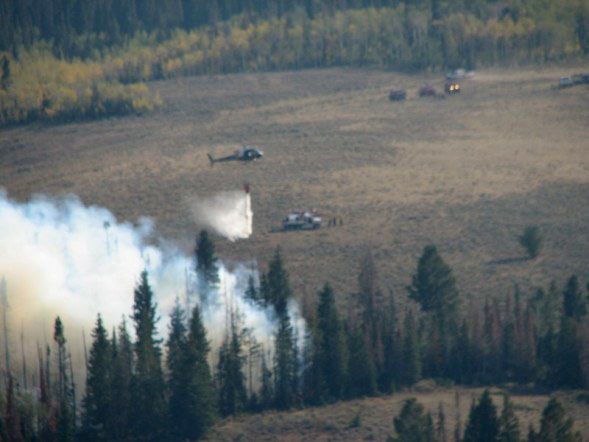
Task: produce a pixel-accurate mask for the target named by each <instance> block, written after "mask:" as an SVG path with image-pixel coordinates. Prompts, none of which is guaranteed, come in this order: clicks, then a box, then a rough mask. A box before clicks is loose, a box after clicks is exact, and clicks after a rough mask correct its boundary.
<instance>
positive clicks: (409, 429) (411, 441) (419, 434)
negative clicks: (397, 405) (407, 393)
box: [393, 398, 435, 442]
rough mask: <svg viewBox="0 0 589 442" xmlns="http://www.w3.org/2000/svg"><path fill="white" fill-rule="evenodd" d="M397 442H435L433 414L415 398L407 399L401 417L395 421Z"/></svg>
mask: <svg viewBox="0 0 589 442" xmlns="http://www.w3.org/2000/svg"><path fill="white" fill-rule="evenodd" d="M393 424H394V426H395V431H396V432H397V437H396V438H395V439H394V440H395V441H397V442H433V441H434V440H435V437H434V425H433V422H432V417H431V414H429V413H427V414H426V413H425V410H424V408H423V405H421V404H420V403H419V402H417V400H416V399H415V398H411V399H407V400H406V401H405V402H404V403H403V408H402V409H401V413H400V414H399V416H397V417H395V418H394V419H393Z"/></svg>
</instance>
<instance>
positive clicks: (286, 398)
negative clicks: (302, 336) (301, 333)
mask: <svg viewBox="0 0 589 442" xmlns="http://www.w3.org/2000/svg"><path fill="white" fill-rule="evenodd" d="M295 345H296V344H295V336H294V331H293V328H292V325H291V322H290V318H289V316H288V314H286V313H285V314H282V315H280V316H279V317H278V330H277V332H276V336H275V339H274V370H273V371H274V403H275V405H276V407H277V408H278V409H282V410H284V409H288V408H290V407H292V406H293V405H294V404H295V402H296V399H297V395H298V391H297V389H296V384H297V377H298V361H297V357H296V355H297V352H296V348H295Z"/></svg>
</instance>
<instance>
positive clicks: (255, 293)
mask: <svg viewBox="0 0 589 442" xmlns="http://www.w3.org/2000/svg"><path fill="white" fill-rule="evenodd" d="M245 299H248V300H250V301H251V302H253V303H255V304H257V303H259V302H260V293H259V290H258V289H257V288H256V282H255V280H254V277H253V275H249V277H248V279H247V289H246V290H245Z"/></svg>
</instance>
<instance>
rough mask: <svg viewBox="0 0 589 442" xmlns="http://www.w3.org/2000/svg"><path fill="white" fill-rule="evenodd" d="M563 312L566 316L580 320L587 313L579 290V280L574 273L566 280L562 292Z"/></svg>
mask: <svg viewBox="0 0 589 442" xmlns="http://www.w3.org/2000/svg"><path fill="white" fill-rule="evenodd" d="M563 313H564V315H565V316H566V317H568V318H574V319H576V320H577V321H580V320H581V318H582V317H583V316H585V315H586V314H587V305H586V301H585V298H584V296H583V294H582V293H581V291H580V290H579V281H578V279H577V277H576V276H575V275H573V276H571V277H570V278H569V280H568V281H567V285H566V287H565V289H564V293H563Z"/></svg>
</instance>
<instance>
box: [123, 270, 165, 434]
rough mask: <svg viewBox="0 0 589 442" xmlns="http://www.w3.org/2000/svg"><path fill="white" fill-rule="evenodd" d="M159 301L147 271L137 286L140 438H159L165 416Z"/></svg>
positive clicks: (135, 416) (136, 429) (136, 428)
mask: <svg viewBox="0 0 589 442" xmlns="http://www.w3.org/2000/svg"><path fill="white" fill-rule="evenodd" d="M156 321H157V316H156V304H155V301H154V295H153V291H152V289H151V287H150V285H149V282H148V277H147V272H145V271H144V272H143V273H141V279H140V281H139V284H138V285H137V287H136V288H135V298H134V304H133V322H134V323H135V334H136V336H137V340H136V343H135V360H136V365H135V373H134V376H133V382H132V404H133V407H132V418H131V422H132V425H133V434H134V435H135V437H136V438H138V439H144V440H159V439H161V437H162V435H163V432H164V420H165V417H166V411H167V410H166V408H167V407H166V401H165V394H164V393H165V381H164V376H163V372H162V366H161V348H160V341H159V340H158V339H157V337H156V334H157V330H156Z"/></svg>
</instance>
